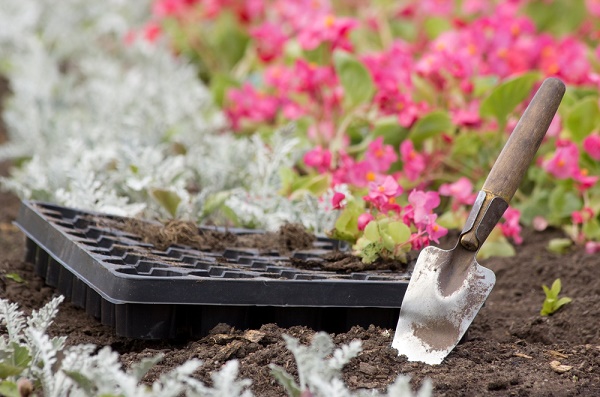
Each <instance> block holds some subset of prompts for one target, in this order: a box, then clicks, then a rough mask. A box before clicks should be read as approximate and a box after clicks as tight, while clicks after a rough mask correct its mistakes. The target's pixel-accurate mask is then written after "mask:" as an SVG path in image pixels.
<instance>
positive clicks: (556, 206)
mask: <svg viewBox="0 0 600 397" xmlns="http://www.w3.org/2000/svg"><path fill="white" fill-rule="evenodd" d="M548 205H549V207H550V211H551V215H552V216H553V217H559V218H564V217H569V216H571V214H572V213H573V211H577V210H579V209H580V208H581V207H582V202H581V199H580V198H579V196H578V195H577V194H576V193H575V192H574V191H573V190H572V189H568V188H567V187H565V186H563V185H558V186H556V187H555V188H554V189H553V190H552V192H551V193H550V197H549V201H548Z"/></svg>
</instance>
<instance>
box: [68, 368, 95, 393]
mask: <svg viewBox="0 0 600 397" xmlns="http://www.w3.org/2000/svg"><path fill="white" fill-rule="evenodd" d="M64 373H65V375H67V376H68V377H69V378H71V380H72V381H73V382H75V383H76V384H77V385H78V386H79V387H81V388H82V389H83V390H84V391H85V393H86V394H88V395H90V396H93V395H94V394H95V392H96V385H95V384H94V381H93V380H91V379H90V378H88V377H87V376H85V375H83V374H82V373H81V372H77V371H64Z"/></svg>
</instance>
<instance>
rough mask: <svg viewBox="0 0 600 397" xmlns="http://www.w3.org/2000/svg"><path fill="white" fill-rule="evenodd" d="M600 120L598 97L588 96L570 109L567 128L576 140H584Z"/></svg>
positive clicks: (566, 122)
mask: <svg viewBox="0 0 600 397" xmlns="http://www.w3.org/2000/svg"><path fill="white" fill-rule="evenodd" d="M599 122H600V109H598V98H595V97H586V98H584V99H582V100H581V101H579V102H577V103H576V104H575V105H573V107H572V108H571V109H570V111H569V113H568V115H567V118H566V120H565V126H566V128H567V129H568V130H569V131H570V132H571V138H572V139H573V140H574V141H575V142H578V143H579V142H582V141H583V140H584V139H585V137H586V136H588V135H589V134H590V132H592V131H593V130H594V129H595V128H596V127H597V126H598V124H599Z"/></svg>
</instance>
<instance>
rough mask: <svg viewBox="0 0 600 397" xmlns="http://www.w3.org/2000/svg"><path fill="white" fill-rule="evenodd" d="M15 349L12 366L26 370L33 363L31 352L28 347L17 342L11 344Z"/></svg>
mask: <svg viewBox="0 0 600 397" xmlns="http://www.w3.org/2000/svg"><path fill="white" fill-rule="evenodd" d="M11 346H12V348H13V357H12V364H14V365H15V366H17V367H19V368H23V369H26V368H28V367H29V363H30V362H31V352H30V351H29V348H28V347H27V346H21V345H19V344H18V343H16V342H13V343H11Z"/></svg>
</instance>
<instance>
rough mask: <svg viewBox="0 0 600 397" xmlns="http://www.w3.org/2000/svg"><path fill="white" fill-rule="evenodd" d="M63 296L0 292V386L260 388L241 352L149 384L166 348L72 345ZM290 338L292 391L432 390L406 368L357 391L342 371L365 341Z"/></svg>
mask: <svg viewBox="0 0 600 397" xmlns="http://www.w3.org/2000/svg"><path fill="white" fill-rule="evenodd" d="M63 299H64V298H63V297H62V296H58V297H55V298H53V299H52V300H51V301H50V302H48V303H47V304H46V305H45V306H44V307H43V308H41V309H40V310H38V311H33V312H32V314H31V316H30V317H28V318H25V315H24V314H23V312H22V311H20V310H19V309H18V306H17V304H15V303H10V302H9V301H8V300H6V299H0V324H1V325H3V326H4V327H5V328H6V330H5V332H4V333H3V334H2V335H0V394H2V395H6V396H9V397H13V396H14V397H19V396H20V392H19V388H18V387H19V386H18V385H19V383H20V382H22V381H23V380H24V379H26V380H27V381H28V382H30V384H31V386H32V387H33V388H34V389H35V390H36V392H41V393H40V394H39V395H43V396H45V397H50V396H52V397H54V396H56V397H59V396H67V395H68V396H72V397H78V396H99V395H101V396H105V397H109V396H120V397H138V396H139V397H142V396H156V397H159V396H161V397H162V396H173V397H175V396H181V395H185V396H189V397H252V396H253V394H252V392H251V391H250V390H249V386H250V385H251V383H252V382H251V381H250V380H248V379H238V366H239V363H238V361H236V360H232V361H229V362H227V363H226V364H225V365H224V366H223V368H222V369H221V370H220V371H218V372H215V373H213V374H212V376H211V377H212V381H213V386H212V387H208V386H206V385H205V384H204V383H202V382H200V381H199V380H197V379H196V378H194V376H193V375H194V372H195V371H197V370H198V369H199V368H200V367H201V366H202V362H201V361H200V360H197V359H192V360H189V361H187V362H185V363H184V364H182V365H181V366H179V367H177V368H174V369H173V370H171V371H170V372H167V373H164V374H162V375H161V376H160V377H159V379H158V380H156V381H155V382H154V383H152V384H151V385H145V384H142V383H141V380H142V378H143V377H144V376H145V375H146V374H147V373H148V371H149V370H150V369H151V368H152V367H153V366H154V365H155V364H156V363H158V362H159V361H160V360H161V359H162V358H163V355H160V354H159V355H157V356H154V357H150V358H146V359H144V360H142V361H140V362H137V363H133V364H132V365H131V366H130V367H129V368H128V369H127V370H124V369H123V367H122V365H121V363H120V361H119V354H118V353H116V352H114V351H112V350H111V349H110V347H108V346H107V347H103V348H99V347H97V346H95V345H93V344H82V345H74V346H69V347H65V345H66V344H65V342H66V337H64V336H60V337H52V338H50V337H49V336H48V335H47V334H46V330H47V329H48V327H49V326H50V324H52V321H53V319H54V317H55V316H56V314H57V313H58V306H59V304H60V303H61V302H62V301H63ZM284 338H285V340H286V343H287V347H288V348H289V349H290V351H291V352H292V353H293V354H294V357H295V359H296V363H297V366H298V374H299V380H300V384H297V383H296V382H295V380H294V378H293V377H292V376H291V375H289V374H287V373H286V372H285V370H284V369H283V368H281V367H278V366H276V365H271V369H272V372H273V375H274V376H275V378H276V379H277V380H278V381H279V382H280V383H281V384H282V385H283V386H284V388H285V389H286V390H287V392H288V393H289V395H290V396H299V395H300V393H301V392H308V393H310V394H309V395H310V396H314V397H317V396H323V397H351V396H390V397H393V396H395V397H415V396H416V397H425V396H429V395H431V385H430V383H428V382H427V383H425V385H424V386H423V387H422V388H421V390H420V391H419V392H418V393H417V394H416V395H413V393H412V391H411V388H410V386H409V383H408V378H407V377H403V376H400V377H398V379H397V380H396V382H395V383H394V384H392V385H390V386H389V388H388V391H387V393H386V394H381V393H378V392H377V391H367V390H361V391H358V392H355V393H353V392H350V391H349V390H348V389H347V388H346V386H345V385H344V382H343V381H342V379H341V370H342V368H343V367H344V365H346V364H347V363H348V362H349V361H350V360H351V359H352V358H354V357H356V356H357V355H358V354H359V353H360V351H361V342H360V341H353V342H351V343H350V344H348V345H343V346H341V347H340V348H338V349H335V345H334V343H333V341H332V340H331V337H330V336H329V335H328V334H326V333H322V332H321V333H317V334H316V335H315V336H314V338H313V341H312V344H311V345H310V346H304V345H301V344H300V343H299V342H298V340H296V339H294V338H292V337H290V336H287V335H286V336H284ZM334 349H335V350H334ZM303 395H307V394H306V393H305V394H303Z"/></svg>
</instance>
